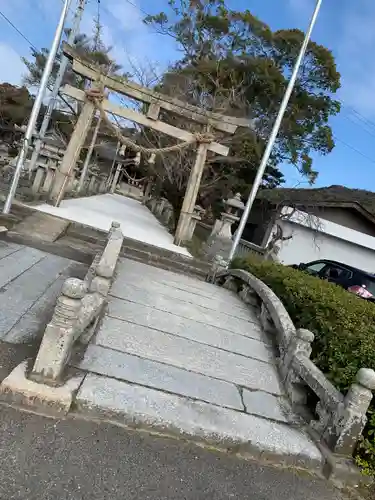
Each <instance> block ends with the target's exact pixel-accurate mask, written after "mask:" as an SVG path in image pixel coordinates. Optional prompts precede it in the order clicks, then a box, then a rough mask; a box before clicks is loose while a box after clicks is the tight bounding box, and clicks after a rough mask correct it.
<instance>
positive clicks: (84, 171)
mask: <svg viewBox="0 0 375 500" xmlns="http://www.w3.org/2000/svg"><path fill="white" fill-rule="evenodd" d="M101 122H102V119H101V117H100V116H99V117H98V121H97V124H96V127H95V130H94V132H93V134H92V139H91V143H90V146H89V149H88V151H87V154H86V158H85V162H84V164H83V168H82V172H81V177H80V179H79V184H78V189H77V192H78V193H79V192H80V191H81V190H82V188H83V184H84V182H85V179H86V175H87V171H88V169H89V164H90V160H91V156H92V152H93V151H94V146H95V143H96V138H97V137H98V132H99V129H100V124H101Z"/></svg>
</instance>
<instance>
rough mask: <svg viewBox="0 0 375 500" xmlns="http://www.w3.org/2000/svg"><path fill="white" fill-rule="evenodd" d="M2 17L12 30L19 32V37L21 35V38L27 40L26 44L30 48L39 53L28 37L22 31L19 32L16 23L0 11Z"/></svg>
mask: <svg viewBox="0 0 375 500" xmlns="http://www.w3.org/2000/svg"><path fill="white" fill-rule="evenodd" d="M0 16H1V17H2V18H3V19H5V21H6V22H7V23H8V24H10V26H12V28H13V29H15V30H16V31H17V33H18V34H19V35H20V36H21V37H22V38H23V39H24V40H26V42H27V43H28V44H29V45H30V47H31V48H32V49H34V50H35V51H37V52H38V49H37V48H36V47H35V45H34V44H33V43H32V42H30V40H29V39H28V38H27V36H26V35H24V34H23V33H22V31H21V30H19V29H18V28H17V26H16V25H15V24H14V23H12V21H11V20H10V19H9V18H8V17H7V16H6V15H5V14H4V12H1V11H0Z"/></svg>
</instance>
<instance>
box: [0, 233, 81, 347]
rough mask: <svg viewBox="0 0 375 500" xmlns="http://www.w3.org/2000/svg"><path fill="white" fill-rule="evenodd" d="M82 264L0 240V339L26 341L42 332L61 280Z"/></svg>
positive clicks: (15, 341)
mask: <svg viewBox="0 0 375 500" xmlns="http://www.w3.org/2000/svg"><path fill="white" fill-rule="evenodd" d="M81 267H82V266H81V265H80V264H76V263H74V262H73V261H71V260H68V259H64V258H62V257H57V256H55V255H49V254H46V253H44V252H41V251H39V250H36V249H34V248H29V247H25V246H22V245H16V244H14V243H7V242H4V241H0V306H1V307H0V340H1V341H5V342H10V343H26V342H29V341H31V340H33V339H34V338H35V337H36V336H38V335H40V334H41V333H42V332H43V329H44V327H45V325H46V324H47V322H48V320H49V319H50V317H51V312H52V310H53V307H54V306H55V303H56V298H57V297H58V295H59V292H60V290H61V286H62V283H63V281H64V280H65V279H66V278H67V277H68V276H71V275H75V274H76V272H77V271H78V269H80V268H81Z"/></svg>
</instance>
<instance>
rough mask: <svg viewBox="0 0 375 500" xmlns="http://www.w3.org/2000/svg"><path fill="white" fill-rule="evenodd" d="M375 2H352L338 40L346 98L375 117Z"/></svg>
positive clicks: (348, 6) (345, 99) (343, 20)
mask: <svg viewBox="0 0 375 500" xmlns="http://www.w3.org/2000/svg"><path fill="white" fill-rule="evenodd" d="M374 20H375V4H374V3H373V1H372V0H358V1H357V2H355V3H352V2H348V5H347V8H346V10H345V11H344V12H343V14H342V18H341V26H339V28H340V27H341V35H340V36H339V43H337V52H338V59H339V62H340V67H341V72H342V76H343V78H342V89H341V97H342V99H343V100H344V101H345V102H346V103H347V104H350V105H351V106H353V107H355V108H356V109H358V111H360V112H361V113H363V114H364V115H366V116H367V117H370V118H373V117H375V59H374V57H373V54H374V49H375V30H374Z"/></svg>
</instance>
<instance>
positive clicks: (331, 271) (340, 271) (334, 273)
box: [322, 264, 353, 281]
mask: <svg viewBox="0 0 375 500" xmlns="http://www.w3.org/2000/svg"><path fill="white" fill-rule="evenodd" d="M322 276H323V277H324V278H328V279H334V280H340V281H344V280H348V279H350V278H351V277H352V276H353V273H352V271H349V269H345V268H344V267H340V266H335V265H334V264H327V267H326V269H324V271H323V273H322Z"/></svg>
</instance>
